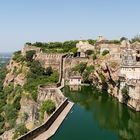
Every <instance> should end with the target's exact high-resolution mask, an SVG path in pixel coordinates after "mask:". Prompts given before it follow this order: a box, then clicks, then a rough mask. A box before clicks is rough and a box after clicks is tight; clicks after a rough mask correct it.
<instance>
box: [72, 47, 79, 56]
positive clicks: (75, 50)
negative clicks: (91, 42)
mask: <svg viewBox="0 0 140 140" xmlns="http://www.w3.org/2000/svg"><path fill="white" fill-rule="evenodd" d="M77 50H78V48H72V49H71V52H72V53H73V55H74V56H76V55H77Z"/></svg>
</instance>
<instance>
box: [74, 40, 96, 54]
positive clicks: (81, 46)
mask: <svg viewBox="0 0 140 140" xmlns="http://www.w3.org/2000/svg"><path fill="white" fill-rule="evenodd" d="M76 48H77V49H78V50H77V54H78V56H79V57H86V56H87V55H86V52H87V50H92V51H94V50H95V46H93V45H91V44H89V42H88V41H79V43H77V44H76Z"/></svg>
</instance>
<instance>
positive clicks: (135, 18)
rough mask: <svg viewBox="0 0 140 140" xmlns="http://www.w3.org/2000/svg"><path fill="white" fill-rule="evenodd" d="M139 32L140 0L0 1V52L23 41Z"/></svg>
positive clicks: (110, 37)
mask: <svg viewBox="0 0 140 140" xmlns="http://www.w3.org/2000/svg"><path fill="white" fill-rule="evenodd" d="M139 33H140V0H0V52H10V51H15V50H19V49H21V48H22V47H23V45H24V43H25V42H36V41H44V42H48V41H64V40H74V39H80V37H81V38H82V39H87V38H92V39H95V38H96V37H97V36H98V35H103V36H105V37H106V38H108V39H118V38H120V37H121V36H126V37H133V36H134V35H137V34H139Z"/></svg>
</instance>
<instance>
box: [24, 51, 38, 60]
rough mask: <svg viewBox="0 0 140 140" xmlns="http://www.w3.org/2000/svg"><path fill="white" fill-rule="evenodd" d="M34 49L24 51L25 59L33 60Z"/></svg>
mask: <svg viewBox="0 0 140 140" xmlns="http://www.w3.org/2000/svg"><path fill="white" fill-rule="evenodd" d="M35 53H36V51H35V50H30V51H27V52H26V60H27V61H30V62H31V61H32V60H33V56H34V55H35Z"/></svg>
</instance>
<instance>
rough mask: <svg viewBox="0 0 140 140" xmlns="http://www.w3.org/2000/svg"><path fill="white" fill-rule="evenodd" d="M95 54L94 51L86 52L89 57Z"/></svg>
mask: <svg viewBox="0 0 140 140" xmlns="http://www.w3.org/2000/svg"><path fill="white" fill-rule="evenodd" d="M93 53H94V51H93V50H87V51H86V54H87V55H91V54H93Z"/></svg>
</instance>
